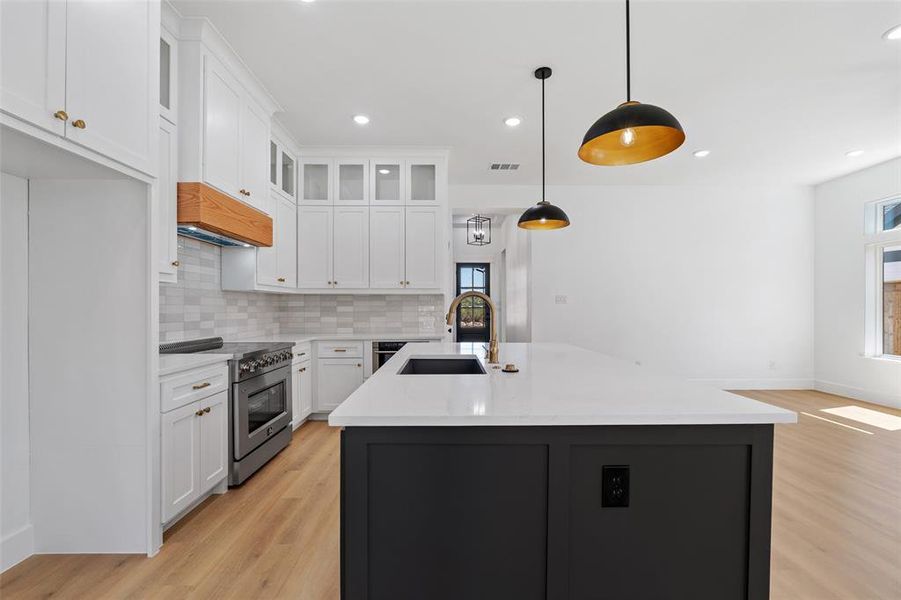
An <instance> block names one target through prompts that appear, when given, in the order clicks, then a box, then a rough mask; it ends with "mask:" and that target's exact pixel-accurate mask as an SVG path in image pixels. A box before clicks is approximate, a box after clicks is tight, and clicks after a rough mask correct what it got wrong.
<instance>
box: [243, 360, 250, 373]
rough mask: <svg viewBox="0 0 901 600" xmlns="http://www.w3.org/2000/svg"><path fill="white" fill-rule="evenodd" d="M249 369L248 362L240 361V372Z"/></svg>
mask: <svg viewBox="0 0 901 600" xmlns="http://www.w3.org/2000/svg"><path fill="white" fill-rule="evenodd" d="M249 370H250V364H249V363H246V362H242V363H241V372H242V373H246V372H248V371H249Z"/></svg>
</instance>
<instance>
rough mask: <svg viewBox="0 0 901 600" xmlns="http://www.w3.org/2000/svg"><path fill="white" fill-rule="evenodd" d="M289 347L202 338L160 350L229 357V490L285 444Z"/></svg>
mask: <svg viewBox="0 0 901 600" xmlns="http://www.w3.org/2000/svg"><path fill="white" fill-rule="evenodd" d="M292 346H293V344H291V343H290V342H286V343H281V342H223V341H222V338H219V337H217V338H204V339H200V340H191V341H187V342H174V343H171V344H162V345H160V354H188V353H191V354H193V353H196V352H206V353H213V354H231V355H232V359H231V360H230V361H228V367H229V383H230V385H229V391H228V397H229V411H228V422H229V434H228V451H229V460H230V462H231V465H230V468H229V476H228V483H229V485H240V484H242V483H244V481H245V480H246V479H247V478H248V477H250V476H251V475H252V474H253V473H254V472H255V471H256V470H257V469H259V468H260V467H262V466H263V465H264V464H266V463H267V462H268V461H269V459H271V458H272V457H273V456H275V455H276V454H278V453H279V452H280V451H281V450H282V449H283V448H285V446H287V445H288V444H289V443H290V442H291V427H290V425H291V416H292V415H291V347H292Z"/></svg>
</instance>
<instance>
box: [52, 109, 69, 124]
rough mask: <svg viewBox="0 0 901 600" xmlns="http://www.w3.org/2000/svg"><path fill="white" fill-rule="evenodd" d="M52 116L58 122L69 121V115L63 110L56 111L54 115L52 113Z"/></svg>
mask: <svg viewBox="0 0 901 600" xmlns="http://www.w3.org/2000/svg"><path fill="white" fill-rule="evenodd" d="M53 116H54V118H57V119H59V120H60V121H68V120H69V113H67V112H66V111H64V110H58V111H56V112H55V113H53Z"/></svg>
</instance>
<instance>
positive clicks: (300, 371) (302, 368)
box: [297, 367, 307, 373]
mask: <svg viewBox="0 0 901 600" xmlns="http://www.w3.org/2000/svg"><path fill="white" fill-rule="evenodd" d="M306 370H307V368H306V367H301V368H299V369H297V372H298V373H303V372H304V371H306Z"/></svg>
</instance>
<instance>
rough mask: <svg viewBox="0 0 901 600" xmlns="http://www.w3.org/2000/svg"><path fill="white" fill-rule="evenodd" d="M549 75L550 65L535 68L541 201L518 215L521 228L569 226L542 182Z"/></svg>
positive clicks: (567, 220) (561, 210) (560, 227)
mask: <svg viewBox="0 0 901 600" xmlns="http://www.w3.org/2000/svg"><path fill="white" fill-rule="evenodd" d="M550 76H551V68H550V67H538V68H537V69H535V78H536V79H540V80H541V202H539V203H538V204H536V205H535V206H533V207H532V208H530V209H528V210H526V212H524V213H522V216H521V217H519V223H518V225H519V226H520V227H522V228H523V229H562V228H564V227H568V226H569V217H567V216H566V213H565V212H563V209H561V208H559V207H557V206H554V205H553V204H551V203H550V202H548V201H547V200H546V199H545V183H544V170H545V168H544V163H545V154H544V80H545V79H547V78H548V77H550Z"/></svg>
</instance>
